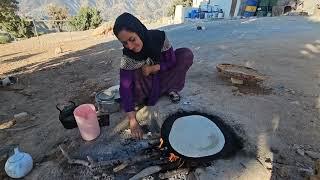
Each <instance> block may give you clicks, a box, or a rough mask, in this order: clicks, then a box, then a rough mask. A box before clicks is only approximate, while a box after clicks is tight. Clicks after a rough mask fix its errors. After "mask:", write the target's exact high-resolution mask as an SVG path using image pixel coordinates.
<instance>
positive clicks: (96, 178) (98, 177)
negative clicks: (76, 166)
mask: <svg viewBox="0 0 320 180" xmlns="http://www.w3.org/2000/svg"><path fill="white" fill-rule="evenodd" d="M100 178H101V177H100V176H93V177H92V179H94V180H99V179H100Z"/></svg>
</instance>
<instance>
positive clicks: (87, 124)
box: [73, 104, 100, 141]
mask: <svg viewBox="0 0 320 180" xmlns="http://www.w3.org/2000/svg"><path fill="white" fill-rule="evenodd" d="M73 114H74V117H75V119H76V122H77V125H78V128H79V131H80V134H81V137H82V138H83V139H84V140H86V141H91V140H94V139H96V138H97V137H98V136H99V135H100V127H99V122H98V118H97V113H96V108H95V107H94V105H93V104H82V105H80V106H78V107H77V108H76V109H75V110H74V112H73Z"/></svg>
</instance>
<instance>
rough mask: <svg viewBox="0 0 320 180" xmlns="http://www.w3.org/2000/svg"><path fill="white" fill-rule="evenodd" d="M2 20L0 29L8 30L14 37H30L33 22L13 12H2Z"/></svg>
mask: <svg viewBox="0 0 320 180" xmlns="http://www.w3.org/2000/svg"><path fill="white" fill-rule="evenodd" d="M3 17H4V18H5V20H4V21H2V22H0V29H1V30H3V31H5V32H8V33H9V34H10V35H12V36H14V37H16V38H29V37H32V36H33V35H34V34H33V31H32V28H33V24H32V22H29V21H26V20H25V19H23V18H20V17H19V16H18V15H16V14H15V13H14V12H7V13H3Z"/></svg>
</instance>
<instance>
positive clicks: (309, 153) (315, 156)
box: [305, 151, 320, 160]
mask: <svg viewBox="0 0 320 180" xmlns="http://www.w3.org/2000/svg"><path fill="white" fill-rule="evenodd" d="M305 153H306V154H307V156H309V157H310V158H311V159H314V160H316V159H320V153H318V152H313V151H306V152H305Z"/></svg>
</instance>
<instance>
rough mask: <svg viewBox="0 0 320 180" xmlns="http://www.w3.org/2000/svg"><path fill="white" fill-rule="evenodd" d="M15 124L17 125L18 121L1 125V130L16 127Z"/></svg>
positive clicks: (13, 120)
mask: <svg viewBox="0 0 320 180" xmlns="http://www.w3.org/2000/svg"><path fill="white" fill-rule="evenodd" d="M15 124H16V120H15V119H12V120H10V121H7V122H5V123H2V124H0V129H8V128H11V127H12V126H14V125H15Z"/></svg>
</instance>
